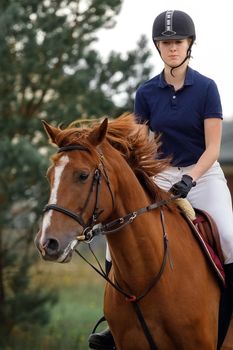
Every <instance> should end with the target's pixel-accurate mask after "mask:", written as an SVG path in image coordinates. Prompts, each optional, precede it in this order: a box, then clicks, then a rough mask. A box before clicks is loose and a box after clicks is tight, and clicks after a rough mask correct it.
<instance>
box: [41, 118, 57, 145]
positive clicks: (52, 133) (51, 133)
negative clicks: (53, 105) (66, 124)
mask: <svg viewBox="0 0 233 350" xmlns="http://www.w3.org/2000/svg"><path fill="white" fill-rule="evenodd" d="M42 123H43V127H44V129H45V131H46V134H47V135H48V137H49V139H50V141H51V142H52V143H56V136H57V134H58V133H59V131H60V130H59V129H58V128H55V127H54V126H52V125H50V124H48V123H47V122H46V121H45V120H42Z"/></svg>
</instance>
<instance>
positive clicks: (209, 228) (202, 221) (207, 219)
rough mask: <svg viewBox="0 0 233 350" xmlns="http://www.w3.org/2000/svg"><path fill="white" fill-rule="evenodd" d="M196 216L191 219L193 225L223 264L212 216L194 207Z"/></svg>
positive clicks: (217, 233)
mask: <svg viewBox="0 0 233 350" xmlns="http://www.w3.org/2000/svg"><path fill="white" fill-rule="evenodd" d="M195 213H196V218H195V219H194V220H193V223H194V225H195V226H197V229H198V230H199V232H200V233H201V235H202V237H203V239H204V240H205V241H206V243H207V244H209V245H210V246H211V247H212V248H213V250H214V251H215V253H216V254H217V255H218V257H219V259H220V261H221V263H222V264H224V258H223V252H222V248H221V244H220V239H219V232H218V228H217V226H216V223H215V221H214V220H213V218H212V217H211V216H210V215H209V214H208V213H207V212H205V211H204V210H201V209H197V208H195Z"/></svg>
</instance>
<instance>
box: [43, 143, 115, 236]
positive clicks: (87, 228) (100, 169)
mask: <svg viewBox="0 0 233 350" xmlns="http://www.w3.org/2000/svg"><path fill="white" fill-rule="evenodd" d="M70 151H85V152H90V150H89V149H88V148H87V147H84V146H82V145H70V146H64V147H60V148H59V149H58V151H57V153H61V152H70ZM99 159H100V162H99V164H98V166H97V167H96V169H95V171H94V175H93V179H92V183H91V186H90V189H89V192H88V195H87V198H86V201H85V203H84V206H83V208H82V209H81V212H80V213H75V212H74V211H72V210H70V209H66V208H64V207H61V206H59V205H57V204H46V206H45V207H44V209H43V213H45V212H47V211H48V210H55V211H58V212H60V213H62V214H65V215H67V216H69V217H70V218H72V219H74V220H75V221H77V222H78V223H79V225H81V226H82V228H83V232H82V235H81V236H78V237H79V240H84V241H89V240H90V239H91V238H92V237H90V234H89V232H91V230H92V228H93V227H94V225H95V223H96V221H97V219H98V218H99V216H100V214H101V213H102V212H103V211H104V209H100V208H99V201H100V190H101V180H102V175H103V176H104V178H105V180H106V183H107V186H108V189H109V192H110V195H111V199H112V208H113V209H114V207H115V202H114V196H113V192H112V189H111V186H110V181H109V177H108V174H107V172H106V170H105V167H104V164H103V155H102V154H101V153H100V154H99ZM94 190H95V205H94V209H93V212H92V215H91V217H90V218H89V219H88V221H87V222H85V221H84V219H83V214H84V212H85V210H86V208H87V206H88V204H89V201H90V199H91V196H92V194H93V193H94Z"/></svg>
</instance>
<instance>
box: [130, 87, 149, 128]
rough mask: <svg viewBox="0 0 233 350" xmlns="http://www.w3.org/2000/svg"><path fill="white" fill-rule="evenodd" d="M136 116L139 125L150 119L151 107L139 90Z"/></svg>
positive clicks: (135, 110) (136, 99)
mask: <svg viewBox="0 0 233 350" xmlns="http://www.w3.org/2000/svg"><path fill="white" fill-rule="evenodd" d="M134 114H135V116H136V119H137V121H138V123H140V124H142V123H144V122H145V121H148V119H149V114H150V112H149V107H148V104H147V102H146V100H145V98H144V96H143V93H142V91H141V89H140V88H139V89H138V90H137V92H136V96H135V101H134Z"/></svg>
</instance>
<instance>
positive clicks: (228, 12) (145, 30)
mask: <svg viewBox="0 0 233 350" xmlns="http://www.w3.org/2000/svg"><path fill="white" fill-rule="evenodd" d="M166 10H181V11H184V12H187V13H188V14H189V15H190V16H191V17H192V19H193V21H194V23H195V27H196V37H197V38H196V44H195V45H194V46H193V50H192V56H193V59H192V60H191V61H190V67H192V68H193V69H196V70H198V71H199V72H200V73H201V74H204V75H206V76H208V77H210V78H212V79H213V80H215V82H216V83H217V85H218V89H219V92H220V96H221V101H222V107H223V115H224V119H225V120H229V119H233V38H232V32H233V18H232V0H222V1H219V0H203V1H202V2H200V1H195V0H192V1H190V0H186V1H185V0H161V1H156V0H123V5H122V9H121V12H120V14H119V15H118V16H117V17H116V22H117V24H116V26H115V27H114V28H113V29H110V30H106V29H103V30H101V32H100V34H99V42H98V48H99V50H100V52H101V53H102V55H103V56H107V55H108V53H109V52H110V51H111V50H115V51H117V52H122V53H126V52H127V51H128V50H131V49H134V48H135V46H136V43H137V41H138V40H139V38H140V36H141V35H142V34H144V35H146V36H147V38H148V40H149V43H148V45H149V48H150V49H151V51H152V52H153V56H152V64H153V65H154V71H153V73H152V76H153V75H156V74H158V73H160V71H161V70H162V69H163V64H162V61H161V59H160V57H159V55H158V53H157V51H156V49H155V47H154V44H153V42H152V39H151V31H152V24H153V21H154V19H155V17H156V16H157V15H158V14H159V13H161V12H163V11H166Z"/></svg>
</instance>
